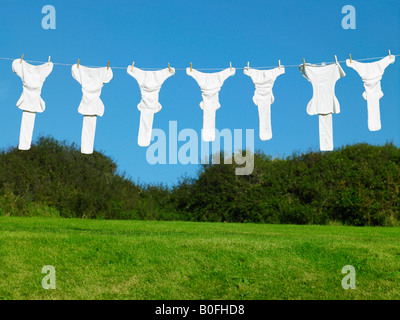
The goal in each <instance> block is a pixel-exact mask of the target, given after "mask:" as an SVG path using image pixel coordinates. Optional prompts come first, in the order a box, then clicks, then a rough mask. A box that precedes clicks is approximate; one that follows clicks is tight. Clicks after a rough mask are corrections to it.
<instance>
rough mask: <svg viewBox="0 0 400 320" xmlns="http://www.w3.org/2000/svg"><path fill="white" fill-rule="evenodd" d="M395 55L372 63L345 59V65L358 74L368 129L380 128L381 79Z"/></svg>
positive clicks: (376, 129)
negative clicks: (366, 112) (365, 101)
mask: <svg viewBox="0 0 400 320" xmlns="http://www.w3.org/2000/svg"><path fill="white" fill-rule="evenodd" d="M394 61H395V56H391V57H390V56H387V57H385V58H383V59H381V60H379V61H375V62H372V63H361V62H358V61H355V60H351V62H350V60H349V59H347V60H346V65H347V66H348V67H350V68H353V69H354V70H355V71H357V73H358V74H359V75H360V77H361V79H362V81H363V83H364V88H365V91H364V93H363V97H364V99H365V100H367V109H368V129H369V130H370V131H378V130H380V129H381V115H380V109H379V100H380V99H381V98H382V97H383V92H382V89H381V79H382V76H383V73H384V72H385V69H386V68H387V66H389V64H391V63H394Z"/></svg>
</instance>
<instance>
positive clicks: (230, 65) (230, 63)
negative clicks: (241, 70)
mask: <svg viewBox="0 0 400 320" xmlns="http://www.w3.org/2000/svg"><path fill="white" fill-rule="evenodd" d="M229 69H230V70H231V71H232V62H229Z"/></svg>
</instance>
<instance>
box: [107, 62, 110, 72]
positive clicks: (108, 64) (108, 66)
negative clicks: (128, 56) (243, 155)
mask: <svg viewBox="0 0 400 320" xmlns="http://www.w3.org/2000/svg"><path fill="white" fill-rule="evenodd" d="M108 69H110V61H107V70H108Z"/></svg>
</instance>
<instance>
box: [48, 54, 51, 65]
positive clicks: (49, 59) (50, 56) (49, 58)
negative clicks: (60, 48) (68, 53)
mask: <svg viewBox="0 0 400 320" xmlns="http://www.w3.org/2000/svg"><path fill="white" fill-rule="evenodd" d="M50 58H51V56H49V62H48V64H50Z"/></svg>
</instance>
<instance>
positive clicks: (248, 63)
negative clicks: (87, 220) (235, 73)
mask: <svg viewBox="0 0 400 320" xmlns="http://www.w3.org/2000/svg"><path fill="white" fill-rule="evenodd" d="M249 67H250V62H248V61H247V71H249Z"/></svg>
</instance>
